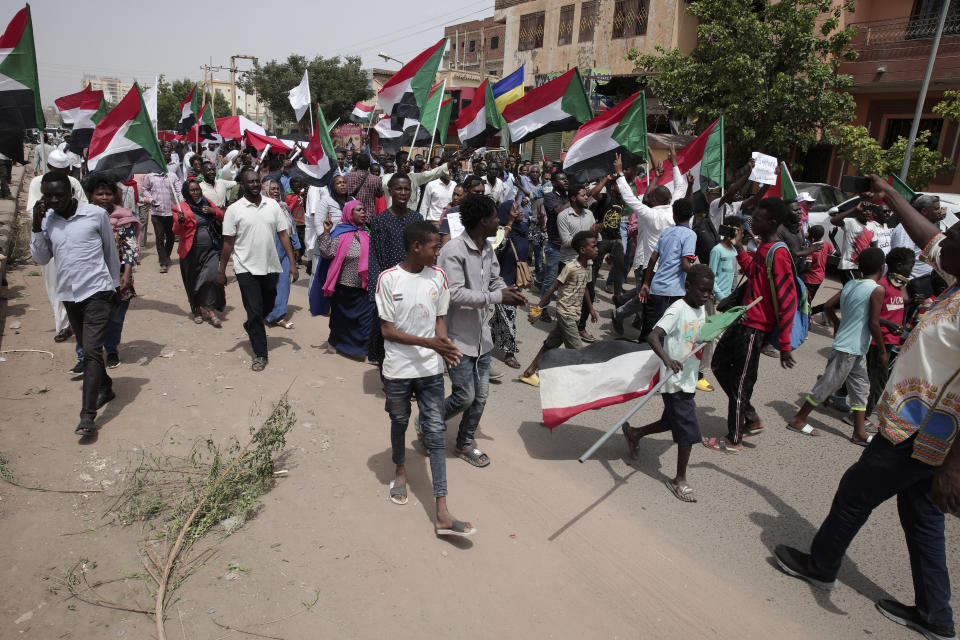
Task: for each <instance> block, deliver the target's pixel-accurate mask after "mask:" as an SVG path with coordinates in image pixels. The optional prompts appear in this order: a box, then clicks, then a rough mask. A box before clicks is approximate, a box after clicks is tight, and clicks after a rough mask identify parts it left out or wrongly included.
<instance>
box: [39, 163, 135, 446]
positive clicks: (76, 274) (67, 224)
mask: <svg viewBox="0 0 960 640" xmlns="http://www.w3.org/2000/svg"><path fill="white" fill-rule="evenodd" d="M40 189H41V193H42V194H43V198H42V199H41V200H40V201H39V202H37V204H36V205H35V206H34V208H33V229H32V233H31V234H30V253H31V254H32V255H33V259H34V260H35V261H36V262H37V264H41V265H42V264H47V263H48V262H50V260H51V258H52V259H54V260H55V262H56V268H57V299H58V300H59V301H60V302H62V303H63V305H64V306H65V307H66V309H67V316H68V317H69V318H70V325H71V326H72V327H73V332H74V334H76V336H77V340H78V342H79V343H80V347H81V348H82V349H83V355H84V361H85V363H86V364H85V366H84V369H83V408H82V409H81V411H80V424H79V425H78V426H77V428H76V430H75V431H74V433H76V434H77V435H80V436H92V435H94V434H96V432H97V427H96V425H95V424H94V418H96V416H97V409H99V408H100V407H102V406H103V405H105V404H106V403H108V402H110V401H111V400H112V399H113V398H114V393H113V381H112V380H111V379H110V376H108V375H107V370H106V368H105V367H104V362H103V338H104V336H105V335H106V331H107V323H108V321H109V320H110V312H111V311H112V310H113V307H114V306H115V303H116V297H117V287H118V285H119V279H120V256H119V253H118V252H117V244H116V241H115V240H114V237H113V228H112V227H111V226H110V217H109V216H108V215H107V212H106V211H104V210H103V209H101V208H100V207H96V206H94V205H91V204H87V203H86V202H78V201H77V199H76V198H74V197H73V194H72V193H71V185H70V180H69V178H68V177H67V175H66V174H63V173H47V174H46V175H44V176H43V179H42V181H41V184H40Z"/></svg>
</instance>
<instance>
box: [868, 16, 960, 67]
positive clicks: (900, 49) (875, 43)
mask: <svg viewBox="0 0 960 640" xmlns="http://www.w3.org/2000/svg"><path fill="white" fill-rule="evenodd" d="M938 21H939V15H937V14H926V15H922V16H915V17H912V18H898V19H895V20H869V21H865V22H855V23H852V26H855V27H856V28H857V35H856V36H854V38H853V41H852V42H851V43H850V44H851V47H852V48H853V49H855V50H856V51H857V52H859V53H860V58H859V59H860V60H861V61H870V60H890V59H904V58H922V57H926V56H928V55H929V54H930V47H931V45H932V40H933V37H934V35H935V34H936V32H937V23H938ZM953 51H960V16H957V15H948V16H947V22H946V24H944V28H943V39H942V40H941V41H940V53H948V52H953Z"/></svg>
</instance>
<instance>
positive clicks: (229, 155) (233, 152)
mask: <svg viewBox="0 0 960 640" xmlns="http://www.w3.org/2000/svg"><path fill="white" fill-rule="evenodd" d="M238 155H240V152H239V151H237V150H236V149H234V150H233V151H231V152H230V153H228V154H227V162H230V161H231V160H233V159H234V158H236V157H237V156H238Z"/></svg>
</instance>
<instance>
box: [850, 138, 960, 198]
mask: <svg viewBox="0 0 960 640" xmlns="http://www.w3.org/2000/svg"><path fill="white" fill-rule="evenodd" d="M833 138H834V139H835V140H836V142H837V151H838V153H839V155H840V157H842V158H843V159H844V161H846V162H847V163H849V164H850V165H851V166H852V167H856V170H857V172H858V173H861V174H865V173H875V174H877V175H879V176H890V175H897V176H899V175H900V169H901V168H902V167H903V156H904V155H905V154H906V150H907V139H906V138H904V137H903V136H899V137H898V138H897V141H896V142H894V143H893V144H892V145H890V148H889V149H884V148H883V147H882V146H881V145H880V143H879V142H877V140H876V139H875V138H873V137H871V136H870V133H869V132H868V131H867V128H866V127H863V126H853V125H841V126H839V127H837V128H836V129H835V130H834V132H833ZM929 139H930V131H928V130H926V129H922V130H920V131H919V132H918V133H917V140H916V144H915V145H914V147H913V153H912V154H911V156H910V169H909V170H908V171H907V180H906V183H907V184H908V185H909V186H910V188H912V189H914V190H915V191H923V190H924V189H926V188H927V185H929V184H930V182H931V181H932V180H933V179H934V178H935V177H936V175H937V174H938V173H939V172H941V171H943V170H945V169H951V168H952V167H953V162H952V161H951V160H950V159H949V158H946V157H945V156H943V154H941V153H940V152H939V151H937V150H936V149H931V148H930V147H928V146H927V142H928V141H929ZM850 172H851V170H848V171H846V173H850Z"/></svg>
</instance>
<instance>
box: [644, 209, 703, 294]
mask: <svg viewBox="0 0 960 640" xmlns="http://www.w3.org/2000/svg"><path fill="white" fill-rule="evenodd" d="M696 250H697V234H696V233H694V232H693V229H691V228H690V227H688V226H686V225H676V226H673V227H667V228H666V229H664V230H663V231H661V232H660V239H659V240H657V248H656V249H654V251H656V252H657V253H658V254H659V255H660V258H659V260H658V261H657V272H656V274H654V276H653V281H652V282H651V283H650V293H651V294H652V295H655V296H682V295H684V294H686V292H687V291H686V286H685V285H686V283H687V272H686V271H684V270H683V257H684V256H695V255H697V251H696Z"/></svg>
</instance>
